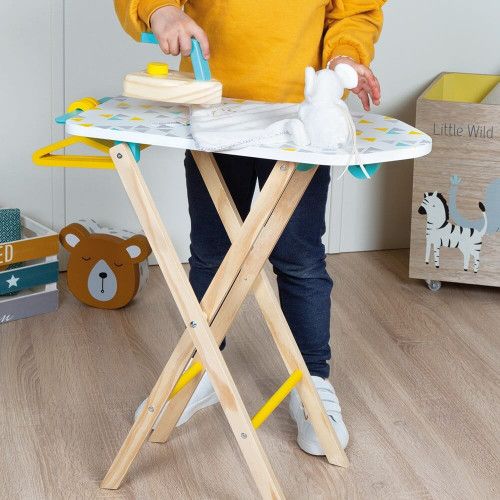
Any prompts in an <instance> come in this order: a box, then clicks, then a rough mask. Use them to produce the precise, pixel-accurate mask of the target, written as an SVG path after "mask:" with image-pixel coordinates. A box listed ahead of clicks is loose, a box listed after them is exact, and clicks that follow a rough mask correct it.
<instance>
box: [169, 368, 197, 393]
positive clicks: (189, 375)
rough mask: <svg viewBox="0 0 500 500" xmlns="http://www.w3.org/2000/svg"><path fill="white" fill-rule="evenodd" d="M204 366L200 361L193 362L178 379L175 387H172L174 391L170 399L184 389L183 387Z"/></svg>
mask: <svg viewBox="0 0 500 500" xmlns="http://www.w3.org/2000/svg"><path fill="white" fill-rule="evenodd" d="M202 368H203V366H202V364H201V363H199V362H195V363H193V364H192V365H191V366H190V367H189V368H188V369H187V370H186V371H185V372H184V373H183V374H182V375H181V376H180V377H179V380H178V381H177V384H175V386H174V388H173V389H172V392H171V393H170V396H169V397H168V399H172V398H173V397H174V396H175V395H176V394H177V393H178V392H179V391H181V390H182V388H183V387H184V386H185V385H186V384H187V383H188V382H189V381H190V380H192V379H193V378H194V377H196V375H198V373H200V372H201V370H202Z"/></svg>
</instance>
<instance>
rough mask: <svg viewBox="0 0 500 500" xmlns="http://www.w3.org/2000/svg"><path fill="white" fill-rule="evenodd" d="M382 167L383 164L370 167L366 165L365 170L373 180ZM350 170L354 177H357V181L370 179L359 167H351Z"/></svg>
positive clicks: (374, 164)
mask: <svg viewBox="0 0 500 500" xmlns="http://www.w3.org/2000/svg"><path fill="white" fill-rule="evenodd" d="M381 166H382V163H370V164H369V165H365V169H366V171H367V172H368V175H369V176H370V178H371V177H373V176H374V175H375V174H376V173H377V170H378V169H379V168H380V167H381ZM348 170H349V173H350V174H351V175H352V176H353V177H356V179H361V180H363V179H368V177H366V175H365V173H364V172H363V170H362V169H361V167H360V166H359V165H350V166H349V168H348Z"/></svg>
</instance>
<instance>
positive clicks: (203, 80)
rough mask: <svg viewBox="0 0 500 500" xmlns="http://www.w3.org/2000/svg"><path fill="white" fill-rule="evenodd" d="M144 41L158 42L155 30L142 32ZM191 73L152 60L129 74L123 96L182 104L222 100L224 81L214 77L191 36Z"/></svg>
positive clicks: (211, 102)
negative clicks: (170, 68) (192, 72)
mask: <svg viewBox="0 0 500 500" xmlns="http://www.w3.org/2000/svg"><path fill="white" fill-rule="evenodd" d="M141 41H142V42H146V43H158V41H157V40H156V38H155V36H154V35H153V34H152V33H143V34H142V37H141ZM190 57H191V63H192V65H193V71H194V77H193V74H191V73H184V72H181V71H169V68H168V65H167V64H166V63H162V62H151V63H149V64H148V65H147V68H146V69H145V70H144V71H139V72H137V73H130V74H128V75H126V76H125V79H124V81H123V95H125V96H128V97H136V98H139V99H148V100H151V101H163V102H174V103H180V104H218V103H220V102H221V99H222V84H221V83H220V82H219V81H217V80H214V79H212V78H211V76H210V68H209V66H208V62H207V61H206V59H205V58H204V57H203V54H202V52H201V48H200V44H199V43H198V40H196V39H195V38H192V39H191V55H190Z"/></svg>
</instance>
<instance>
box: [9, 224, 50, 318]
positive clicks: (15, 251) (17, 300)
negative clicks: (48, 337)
mask: <svg viewBox="0 0 500 500" xmlns="http://www.w3.org/2000/svg"><path fill="white" fill-rule="evenodd" d="M21 221H22V226H23V238H22V239H20V240H17V241H11V242H7V243H0V266H1V268H2V271H1V272H0V293H9V292H17V291H19V293H17V294H15V295H6V296H0V324H1V323H7V322H9V321H14V320H16V319H21V318H27V317H30V316H35V315H38V314H43V313H46V312H51V311H55V310H56V309H57V306H58V290H57V278H58V261H57V251H58V249H59V239H58V236H57V233H55V232H54V231H52V230H50V229H48V228H46V227H45V226H43V225H42V224H39V223H38V222H35V221H34V220H32V219H29V218H28V217H21ZM19 262H22V263H23V265H22V266H21V267H16V268H11V269H8V268H7V269H5V268H4V266H8V265H11V264H14V263H19Z"/></svg>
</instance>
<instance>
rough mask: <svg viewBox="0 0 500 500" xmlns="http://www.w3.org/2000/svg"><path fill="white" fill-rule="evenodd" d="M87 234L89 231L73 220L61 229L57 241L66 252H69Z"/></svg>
mask: <svg viewBox="0 0 500 500" xmlns="http://www.w3.org/2000/svg"><path fill="white" fill-rule="evenodd" d="M89 234H90V233H89V232H88V231H87V229H86V228H85V227H83V226H82V225H81V224H78V223H77V222H74V223H73V224H69V225H68V226H66V227H63V228H62V229H61V232H60V233H59V241H60V242H61V244H62V246H63V247H64V248H65V249H66V250H67V251H68V252H71V251H72V250H73V249H74V248H75V247H76V245H78V243H80V241H82V240H84V239H85V238H87V237H88V236H89Z"/></svg>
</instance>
